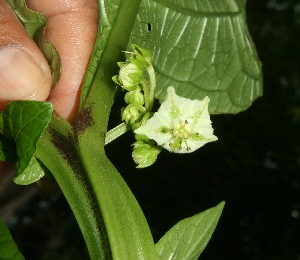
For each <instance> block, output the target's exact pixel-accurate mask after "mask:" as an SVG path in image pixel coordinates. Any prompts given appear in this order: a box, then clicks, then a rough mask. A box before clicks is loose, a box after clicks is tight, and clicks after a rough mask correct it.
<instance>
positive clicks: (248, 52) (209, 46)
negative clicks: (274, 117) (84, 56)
mask: <svg viewBox="0 0 300 260" xmlns="http://www.w3.org/2000/svg"><path fill="white" fill-rule="evenodd" d="M244 5H245V1H244V0H238V1H234V0H226V1H219V0H203V1H195V0H192V1H185V0H156V1H153V0H142V4H141V7H140V10H139V13H138V16H137V19H136V22H135V25H134V29H133V32H132V36H131V39H130V43H136V44H138V45H141V46H143V47H145V48H147V49H149V50H151V51H152V52H153V64H154V67H155V70H156V72H157V90H156V97H157V98H158V99H160V101H162V100H164V98H165V96H166V89H167V88H168V87H169V86H173V87H174V88H175V90H176V93H178V95H180V96H183V97H186V98H191V99H203V98H204V97H205V96H209V97H210V99H211V103H210V113H214V114H219V113H238V112H240V111H243V110H245V109H247V108H248V107H249V106H250V105H251V104H252V102H253V101H254V100H255V99H256V98H257V97H259V96H261V95H262V73H261V64H260V62H259V59H258V56H257V53H256V50H255V47H254V44H253V43H252V40H251V37H250V34H249V32H248V29H247V24H246V21H245V10H244Z"/></svg>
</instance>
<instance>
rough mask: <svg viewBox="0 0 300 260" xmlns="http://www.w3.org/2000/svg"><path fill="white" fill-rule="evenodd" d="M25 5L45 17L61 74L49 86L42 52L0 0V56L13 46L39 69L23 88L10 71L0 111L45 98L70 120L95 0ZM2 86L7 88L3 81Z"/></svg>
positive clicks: (91, 35) (36, 0)
mask: <svg viewBox="0 0 300 260" xmlns="http://www.w3.org/2000/svg"><path fill="white" fill-rule="evenodd" d="M26 4H27V6H28V7H29V8H31V9H32V10H35V11H38V12H41V13H43V14H44V15H45V16H46V17H47V19H48V25H47V28H46V39H47V41H48V42H50V43H52V44H53V45H54V46H55V48H56V49H57V51H58V53H59V55H60V58H61V63H62V74H61V78H60V80H59V82H58V83H57V85H56V86H55V88H53V89H51V85H52V83H51V74H50V69H49V67H48V65H47V62H46V60H45V59H44V56H43V54H42V53H41V51H40V50H39V49H38V47H37V46H36V44H35V43H34V41H33V40H32V39H31V38H30V37H29V36H28V35H27V33H26V31H25V29H24V27H23V26H22V24H21V23H20V21H19V20H18V18H17V17H16V16H15V14H14V13H13V11H12V10H11V8H10V6H9V4H8V3H7V2H6V1H5V0H0V55H1V50H3V49H4V48H16V49H17V50H20V51H22V52H24V53H25V54H26V55H25V56H29V57H30V59H33V60H34V61H35V63H36V64H38V67H40V68H42V69H41V70H40V69H39V71H40V74H39V73H37V74H36V75H40V76H39V82H41V83H37V84H35V87H31V84H28V85H29V87H26V88H25V90H23V89H22V90H19V89H17V88H18V84H17V83H16V84H13V83H14V82H13V79H14V78H15V77H14V75H13V73H14V72H13V70H12V72H11V73H12V75H11V79H12V80H11V84H10V85H9V89H4V90H3V91H2V96H3V98H2V97H1V91H0V110H1V109H4V108H5V106H6V105H7V103H9V101H12V100H18V99H31V100H40V101H41V100H47V101H50V102H52V103H53V105H54V109H55V110H56V112H58V113H59V114H60V115H61V116H63V117H64V118H66V119H67V120H69V121H70V122H71V121H72V120H74V118H75V116H76V112H77V109H78V103H79V93H80V88H81V83H82V80H83V77H84V74H85V71H86V68H87V65H88V61H89V58H90V55H91V52H92V49H93V45H94V42H95V38H96V33H97V19H98V17H97V1H96V0H43V1H41V0H27V1H26ZM3 57H6V56H4V55H3ZM0 58H1V57H0ZM19 60H20V59H19ZM25 64H26V63H25ZM6 75H7V74H6ZM0 76H1V72H0ZM3 85H4V84H3ZM19 85H20V84H19ZM32 85H34V84H32ZM1 87H2V86H1V81H0V88H1ZM4 87H6V88H8V87H7V84H6V85H5V86H4ZM6 93H8V94H7V95H8V96H7V97H6ZM4 96H5V98H4ZM1 166H2V167H1ZM0 168H2V169H0V173H1V172H3V171H4V169H3V165H0Z"/></svg>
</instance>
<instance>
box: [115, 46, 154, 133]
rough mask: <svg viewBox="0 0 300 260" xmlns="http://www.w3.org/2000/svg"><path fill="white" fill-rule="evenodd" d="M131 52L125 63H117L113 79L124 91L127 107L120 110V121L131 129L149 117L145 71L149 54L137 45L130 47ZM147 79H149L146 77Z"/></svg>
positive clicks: (148, 62)
mask: <svg viewBox="0 0 300 260" xmlns="http://www.w3.org/2000/svg"><path fill="white" fill-rule="evenodd" d="M131 47H132V50H133V52H126V54H127V56H128V57H127V61H126V62H119V63H118V66H119V67H120V71H119V75H116V76H114V77H113V81H114V82H115V83H117V84H118V85H120V86H121V87H122V88H123V89H124V90H126V91H128V92H127V93H126V94H125V97H124V99H125V102H126V104H127V106H126V107H125V108H123V109H122V120H123V121H124V122H125V123H126V124H127V125H130V127H131V128H132V129H136V128H138V127H139V126H141V124H142V122H143V121H145V120H143V118H144V117H147V119H148V118H149V116H150V112H151V109H150V107H149V106H148V103H149V101H148V100H146V99H149V97H148V96H149V94H148V93H149V91H150V90H149V82H148V79H147V78H146V77H145V76H146V71H147V69H148V68H149V67H150V66H151V67H152V63H151V53H150V52H149V51H148V50H146V49H143V48H141V47H139V46H137V45H134V44H132V45H131ZM148 78H149V77H148Z"/></svg>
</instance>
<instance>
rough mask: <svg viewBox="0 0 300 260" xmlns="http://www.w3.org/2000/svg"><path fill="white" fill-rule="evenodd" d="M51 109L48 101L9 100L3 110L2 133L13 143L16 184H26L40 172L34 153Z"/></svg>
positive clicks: (37, 176)
mask: <svg viewBox="0 0 300 260" xmlns="http://www.w3.org/2000/svg"><path fill="white" fill-rule="evenodd" d="M52 111H53V107H52V104H51V103H48V102H37V101H13V102H11V103H10V104H9V105H8V106H7V109H6V110H5V111H3V135H4V136H5V137H6V138H7V139H8V141H10V142H14V143H15V144H16V154H17V158H18V160H17V163H16V169H17V177H16V178H15V180H14V181H15V182H16V183H17V184H30V183H32V182H35V181H37V180H38V179H40V178H41V177H42V176H43V175H44V170H43V169H42V167H41V165H40V164H39V162H38V161H37V160H36V159H35V158H34V153H35V149H36V143H37V141H38V140H39V138H40V136H41V134H42V132H43V130H44V129H45V128H46V127H47V125H48V123H49V122H50V119H51V114H52Z"/></svg>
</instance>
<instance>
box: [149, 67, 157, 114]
mask: <svg viewBox="0 0 300 260" xmlns="http://www.w3.org/2000/svg"><path fill="white" fill-rule="evenodd" d="M147 72H148V75H149V81H150V86H149V88H150V93H149V102H150V105H149V112H151V110H152V106H153V102H154V97H155V88H156V79H155V72H154V68H153V66H152V64H151V65H150V66H149V67H148V68H147Z"/></svg>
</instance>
